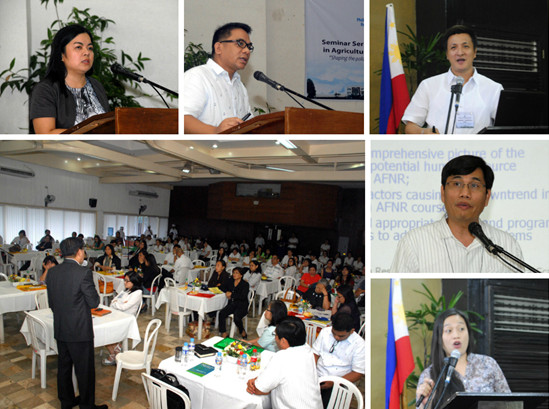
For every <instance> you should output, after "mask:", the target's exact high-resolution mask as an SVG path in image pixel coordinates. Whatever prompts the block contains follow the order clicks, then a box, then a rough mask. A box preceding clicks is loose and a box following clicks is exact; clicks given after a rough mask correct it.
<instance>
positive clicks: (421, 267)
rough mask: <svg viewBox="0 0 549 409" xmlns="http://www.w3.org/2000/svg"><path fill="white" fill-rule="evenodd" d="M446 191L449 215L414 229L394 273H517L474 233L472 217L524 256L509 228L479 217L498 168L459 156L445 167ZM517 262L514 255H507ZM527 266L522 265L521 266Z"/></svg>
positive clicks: (444, 197)
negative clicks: (497, 225) (486, 221)
mask: <svg viewBox="0 0 549 409" xmlns="http://www.w3.org/2000/svg"><path fill="white" fill-rule="evenodd" d="M441 179H442V185H441V187H440V196H441V200H442V203H444V207H445V208H446V215H445V216H443V217H442V218H441V219H440V220H439V221H437V222H434V223H431V224H427V225H424V226H421V227H419V228H417V229H414V230H410V231H409V232H408V233H406V235H405V236H404V237H403V238H402V239H401V240H400V242H399V243H398V247H397V251H396V254H395V257H394V259H393V264H392V265H391V272H393V273H394V272H398V273H412V272H413V273H419V272H422V273H435V272H436V273H473V272H474V273H483V272H515V271H516V270H514V269H512V268H511V267H510V266H509V265H507V264H506V263H504V262H503V261H502V260H501V259H499V258H498V257H497V256H495V255H494V254H492V253H490V252H488V250H486V249H485V247H484V246H483V244H482V242H481V241H480V240H479V239H478V238H476V237H475V236H473V235H472V234H471V233H470V232H469V225H470V224H471V223H472V222H476V223H479V224H480V226H481V227H482V230H483V231H484V234H485V235H486V236H487V237H488V238H489V239H491V240H492V241H493V242H494V243H495V244H497V245H499V246H501V247H503V248H504V249H505V250H507V251H508V252H509V253H511V254H513V255H515V256H516V257H518V258H522V251H521V249H520V247H519V244H518V243H517V241H516V240H515V239H514V238H513V236H511V235H510V234H509V233H506V232H504V231H502V230H499V229H497V228H495V227H493V226H492V225H490V224H488V223H485V222H483V221H481V220H480V219H479V217H480V214H481V213H482V211H483V210H484V208H485V207H486V206H488V202H489V201H490V195H491V193H492V185H493V183H494V172H493V171H492V168H490V166H488V165H487V164H486V162H485V161H484V159H482V158H480V157H478V156H471V155H464V156H458V157H456V158H454V159H452V160H451V161H450V162H448V163H447V164H446V165H445V166H444V168H443V169H442V177H441ZM506 261H508V262H510V263H511V264H513V265H515V264H514V263H513V262H512V261H511V260H506ZM516 266H517V268H519V269H520V270H521V271H522V267H520V266H518V265H516Z"/></svg>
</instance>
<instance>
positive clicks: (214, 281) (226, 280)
mask: <svg viewBox="0 0 549 409" xmlns="http://www.w3.org/2000/svg"><path fill="white" fill-rule="evenodd" d="M232 281H233V278H232V277H231V275H230V274H229V273H227V271H225V270H223V271H222V272H221V274H219V275H218V274H217V271H214V272H213V273H212V276H211V277H210V279H209V280H208V287H218V286H219V289H220V290H221V291H223V292H225V291H227V287H228V286H229V284H230V282H232Z"/></svg>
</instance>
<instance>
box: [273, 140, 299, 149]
mask: <svg viewBox="0 0 549 409" xmlns="http://www.w3.org/2000/svg"><path fill="white" fill-rule="evenodd" d="M277 142H278V143H279V144H281V145H282V146H284V147H285V148H286V149H297V146H295V145H294V144H293V143H292V142H290V141H289V140H287V139H279V140H278V141H277Z"/></svg>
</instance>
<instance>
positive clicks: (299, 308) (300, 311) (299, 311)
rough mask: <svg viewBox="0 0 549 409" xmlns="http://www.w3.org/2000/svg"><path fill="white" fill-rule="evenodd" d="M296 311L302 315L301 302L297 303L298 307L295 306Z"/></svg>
mask: <svg viewBox="0 0 549 409" xmlns="http://www.w3.org/2000/svg"><path fill="white" fill-rule="evenodd" d="M297 313H298V314H299V315H303V304H302V303H299V307H297Z"/></svg>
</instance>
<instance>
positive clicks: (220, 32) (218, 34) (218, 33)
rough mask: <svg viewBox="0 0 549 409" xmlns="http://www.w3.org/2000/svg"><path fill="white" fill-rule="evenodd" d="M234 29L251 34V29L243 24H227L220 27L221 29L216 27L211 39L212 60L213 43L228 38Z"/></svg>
mask: <svg viewBox="0 0 549 409" xmlns="http://www.w3.org/2000/svg"><path fill="white" fill-rule="evenodd" d="M235 28H240V29H242V30H244V31H245V32H246V33H248V34H250V33H251V32H252V28H251V27H250V26H249V25H247V24H244V23H227V24H225V25H222V26H221V27H218V28H217V30H215V32H214V35H213V38H212V58H213V57H214V56H215V48H214V46H215V43H217V42H218V41H221V40H224V39H225V38H227V37H229V36H230V35H231V31H233V30H234V29H235Z"/></svg>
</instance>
